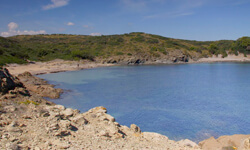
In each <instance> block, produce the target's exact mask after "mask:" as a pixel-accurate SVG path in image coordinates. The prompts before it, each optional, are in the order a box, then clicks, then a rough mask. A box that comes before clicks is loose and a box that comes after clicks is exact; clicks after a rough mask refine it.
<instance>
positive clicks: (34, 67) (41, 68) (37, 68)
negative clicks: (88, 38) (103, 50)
mask: <svg viewBox="0 0 250 150" xmlns="http://www.w3.org/2000/svg"><path fill="white" fill-rule="evenodd" d="M212 62H250V55H248V56H247V57H244V54H239V55H238V56H236V55H228V56H227V57H225V58H222V56H221V55H218V56H215V55H214V56H212V57H209V58H201V59H199V60H198V61H190V62H189V63H212ZM114 65H115V64H102V63H96V62H90V61H67V60H61V59H56V60H53V61H48V62H32V63H29V64H23V65H20V64H8V65H7V66H6V68H7V69H8V70H9V72H10V73H11V74H13V75H18V74H21V73H23V72H25V71H28V72H30V73H31V74H32V75H38V74H47V73H56V72H64V71H74V70H82V69H89V68H96V67H106V66H114Z"/></svg>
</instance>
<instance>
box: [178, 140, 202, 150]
mask: <svg viewBox="0 0 250 150" xmlns="http://www.w3.org/2000/svg"><path fill="white" fill-rule="evenodd" d="M179 145H180V146H187V147H191V148H198V147H199V146H198V145H197V144H196V143H195V142H193V141H190V140H188V139H185V140H181V141H179Z"/></svg>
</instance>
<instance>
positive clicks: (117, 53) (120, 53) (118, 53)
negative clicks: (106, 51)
mask: <svg viewBox="0 0 250 150" xmlns="http://www.w3.org/2000/svg"><path fill="white" fill-rule="evenodd" d="M123 54H124V53H123V52H116V55H123Z"/></svg>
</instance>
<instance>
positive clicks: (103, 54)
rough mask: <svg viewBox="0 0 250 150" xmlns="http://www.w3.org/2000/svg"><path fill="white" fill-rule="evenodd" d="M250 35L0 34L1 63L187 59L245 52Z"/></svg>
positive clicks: (186, 60) (131, 62)
mask: <svg viewBox="0 0 250 150" xmlns="http://www.w3.org/2000/svg"><path fill="white" fill-rule="evenodd" d="M249 39H250V38H249V37H243V38H240V39H238V40H237V41H231V40H221V41H206V42H201V41H189V40H181V39H173V38H167V37H162V36H158V35H152V34H146V33H141V32H134V33H129V34H123V35H107V36H87V35H65V34H52V35H19V36H14V37H9V38H2V37H0V64H1V65H3V64H6V63H25V62H26V61H25V60H32V61H49V60H53V59H57V58H60V59H64V60H79V59H89V60H92V61H98V62H103V63H125V64H134V63H145V62H178V61H180V62H188V61H189V60H190V59H192V60H197V59H199V58H202V57H209V56H211V55H212V54H215V55H218V54H222V55H223V56H224V57H225V56H226V55H227V53H226V50H229V52H230V53H235V54H237V51H240V52H242V53H246V47H247V46H249V45H250V40H249Z"/></svg>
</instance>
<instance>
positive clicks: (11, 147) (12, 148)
mask: <svg viewBox="0 0 250 150" xmlns="http://www.w3.org/2000/svg"><path fill="white" fill-rule="evenodd" d="M6 148H7V150H19V146H18V145H17V144H16V143H7V144H6Z"/></svg>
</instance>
